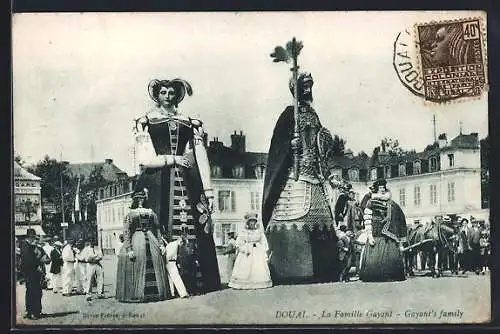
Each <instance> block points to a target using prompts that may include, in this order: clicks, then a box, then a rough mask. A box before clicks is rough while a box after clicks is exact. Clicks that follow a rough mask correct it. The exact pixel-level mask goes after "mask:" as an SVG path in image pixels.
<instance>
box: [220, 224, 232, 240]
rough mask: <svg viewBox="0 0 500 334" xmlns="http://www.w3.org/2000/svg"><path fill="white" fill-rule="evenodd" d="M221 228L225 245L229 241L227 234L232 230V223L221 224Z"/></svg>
mask: <svg viewBox="0 0 500 334" xmlns="http://www.w3.org/2000/svg"><path fill="white" fill-rule="evenodd" d="M221 229H222V231H221V237H222V244H223V245H225V244H226V243H227V234H228V233H229V232H231V229H232V224H221Z"/></svg>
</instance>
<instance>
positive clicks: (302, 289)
mask: <svg viewBox="0 0 500 334" xmlns="http://www.w3.org/2000/svg"><path fill="white" fill-rule="evenodd" d="M224 260H225V258H224V257H220V258H219V261H220V262H219V263H220V267H221V268H225V261H224ZM103 265H104V267H105V270H106V277H105V293H106V298H105V299H98V300H93V301H92V302H87V301H86V299H85V296H81V295H80V296H71V297H63V296H61V295H60V294H54V293H53V292H52V291H50V290H48V291H47V290H45V291H44V295H43V300H42V304H43V312H44V313H46V314H47V316H46V317H44V318H42V319H39V320H36V321H33V320H25V319H22V313H23V310H24V286H23V285H18V286H17V310H18V311H17V323H18V324H37V325H42V324H43V325H48V326H51V325H54V326H58V325H122V324H129V325H132V324H158V325H169V324H172V325H174V324H200V325H201V324H339V323H340V324H349V323H381V322H384V323H424V322H427V323H442V322H445V323H463V322H484V321H487V320H488V319H489V312H490V276H489V273H487V274H486V275H484V276H483V275H480V276H477V275H475V274H470V273H469V274H466V275H461V276H458V277H457V276H454V277H451V276H450V275H449V274H447V275H446V277H442V278H439V279H434V278H431V277H422V276H420V277H415V278H410V279H408V280H406V281H404V282H394V283H363V282H359V281H353V282H350V283H343V284H342V283H328V284H314V285H283V286H275V287H273V288H270V289H264V290H251V291H244V290H243V291H237V290H232V289H223V290H221V291H218V292H214V293H210V294H207V295H203V296H195V297H191V298H189V299H172V300H167V301H162V302H157V303H148V304H123V303H119V302H117V301H116V300H115V299H114V283H113V282H114V279H115V277H114V276H115V271H116V258H115V257H106V259H105V260H104V263H103ZM226 276H227V275H225V273H222V280H223V282H227V277H226Z"/></svg>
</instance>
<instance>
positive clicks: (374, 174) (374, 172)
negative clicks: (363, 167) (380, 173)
mask: <svg viewBox="0 0 500 334" xmlns="http://www.w3.org/2000/svg"><path fill="white" fill-rule="evenodd" d="M370 180H372V181H375V180H377V168H376V167H374V168H372V170H371V171H370Z"/></svg>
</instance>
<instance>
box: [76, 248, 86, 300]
mask: <svg viewBox="0 0 500 334" xmlns="http://www.w3.org/2000/svg"><path fill="white" fill-rule="evenodd" d="M84 246H85V244H84V242H83V239H79V240H78V242H77V243H76V247H74V248H73V250H74V253H75V258H76V261H75V289H76V292H77V294H83V293H84V292H85V286H86V285H87V263H86V262H87V261H86V260H85V258H84V257H83V256H82V250H83V248H84Z"/></svg>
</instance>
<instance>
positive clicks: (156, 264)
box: [115, 191, 171, 303]
mask: <svg viewBox="0 0 500 334" xmlns="http://www.w3.org/2000/svg"><path fill="white" fill-rule="evenodd" d="M146 197H147V192H145V191H139V192H135V193H134V195H133V204H132V207H131V210H130V212H129V213H128V214H127V215H126V216H125V221H124V226H123V237H124V243H123V246H122V248H121V249H120V253H119V254H118V268H117V275H116V295H115V297H116V299H117V300H118V301H120V302H129V303H143V302H152V301H160V300H165V299H167V298H169V297H170V296H171V295H170V293H169V290H168V278H167V268H166V263H165V258H164V256H163V253H164V251H165V248H164V245H163V241H162V238H161V228H160V225H159V223H158V218H157V216H156V214H155V213H154V212H153V211H152V210H151V209H149V208H145V207H144V206H143V203H144V200H145V199H146Z"/></svg>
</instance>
